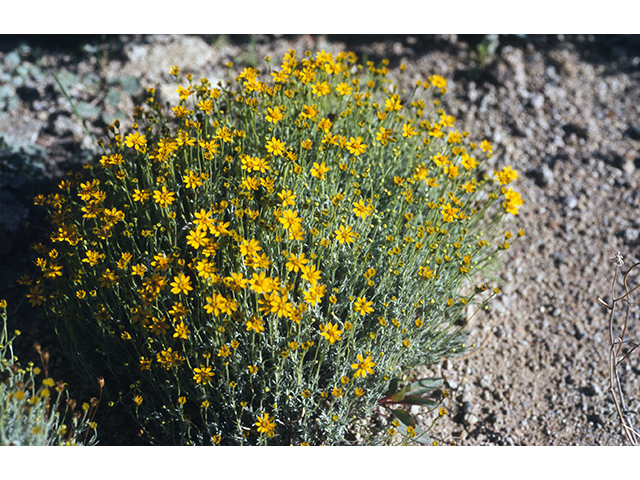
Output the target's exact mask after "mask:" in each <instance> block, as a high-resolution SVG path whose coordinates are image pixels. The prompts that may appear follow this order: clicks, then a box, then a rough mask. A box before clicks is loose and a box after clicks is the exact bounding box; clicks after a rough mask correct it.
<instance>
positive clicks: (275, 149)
mask: <svg viewBox="0 0 640 480" xmlns="http://www.w3.org/2000/svg"><path fill="white" fill-rule="evenodd" d="M285 148H286V146H285V144H284V142H283V141H282V140H278V139H277V138H275V137H271V140H268V141H267V152H269V153H270V154H272V155H273V156H274V157H277V156H278V155H282V154H283V153H284V152H285Z"/></svg>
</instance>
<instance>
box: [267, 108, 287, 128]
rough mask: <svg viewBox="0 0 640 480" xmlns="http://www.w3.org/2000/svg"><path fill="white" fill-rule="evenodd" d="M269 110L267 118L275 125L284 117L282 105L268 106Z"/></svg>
mask: <svg viewBox="0 0 640 480" xmlns="http://www.w3.org/2000/svg"><path fill="white" fill-rule="evenodd" d="M267 111H268V112H269V113H268V114H267V116H266V120H267V122H271V123H273V124H274V125H275V124H276V123H278V122H279V121H280V120H282V119H283V118H284V114H283V113H282V112H281V111H280V107H274V108H271V107H268V108H267Z"/></svg>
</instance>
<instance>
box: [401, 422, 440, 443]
mask: <svg viewBox="0 0 640 480" xmlns="http://www.w3.org/2000/svg"><path fill="white" fill-rule="evenodd" d="M412 426H413V425H412ZM413 429H414V430H415V432H416V436H415V437H411V436H410V435H409V432H407V427H406V426H405V425H403V424H400V427H398V430H399V431H400V433H402V434H403V435H404V436H405V437H406V438H407V439H409V440H411V441H413V442H418V443H421V444H423V445H433V442H432V441H431V438H430V437H429V435H427V432H425V431H424V430H423V429H421V428H420V427H416V426H413Z"/></svg>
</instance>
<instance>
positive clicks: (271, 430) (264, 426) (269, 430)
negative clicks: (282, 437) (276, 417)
mask: <svg viewBox="0 0 640 480" xmlns="http://www.w3.org/2000/svg"><path fill="white" fill-rule="evenodd" d="M254 425H256V426H257V427H258V432H259V433H264V434H266V435H267V437H273V436H274V435H275V430H276V424H275V423H274V422H272V421H271V418H270V417H269V414H268V413H264V414H263V415H262V417H260V416H258V421H257V422H256V423H254Z"/></svg>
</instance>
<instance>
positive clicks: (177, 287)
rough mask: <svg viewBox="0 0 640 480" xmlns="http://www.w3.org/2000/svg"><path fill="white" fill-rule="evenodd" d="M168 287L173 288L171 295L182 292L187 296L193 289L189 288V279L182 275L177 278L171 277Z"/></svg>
mask: <svg viewBox="0 0 640 480" xmlns="http://www.w3.org/2000/svg"><path fill="white" fill-rule="evenodd" d="M170 285H171V286H172V287H173V288H172V289H171V293H173V294H175V295H178V294H180V293H182V292H184V293H185V295H189V292H190V291H191V290H193V287H192V286H191V277H187V276H186V275H185V274H184V273H181V274H180V275H178V276H177V277H173V282H171V283H170Z"/></svg>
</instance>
